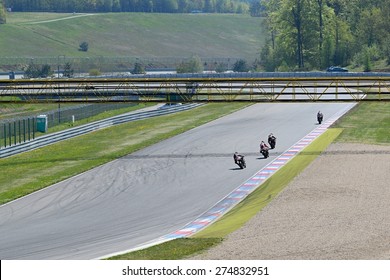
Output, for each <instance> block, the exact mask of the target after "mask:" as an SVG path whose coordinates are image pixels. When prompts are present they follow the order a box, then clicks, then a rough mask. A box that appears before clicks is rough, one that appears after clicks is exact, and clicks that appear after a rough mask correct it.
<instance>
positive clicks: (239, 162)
mask: <svg viewBox="0 0 390 280" xmlns="http://www.w3.org/2000/svg"><path fill="white" fill-rule="evenodd" d="M237 165H238V166H239V167H240V168H241V169H244V168H246V162H245V158H244V156H240V157H239V158H238V159H237Z"/></svg>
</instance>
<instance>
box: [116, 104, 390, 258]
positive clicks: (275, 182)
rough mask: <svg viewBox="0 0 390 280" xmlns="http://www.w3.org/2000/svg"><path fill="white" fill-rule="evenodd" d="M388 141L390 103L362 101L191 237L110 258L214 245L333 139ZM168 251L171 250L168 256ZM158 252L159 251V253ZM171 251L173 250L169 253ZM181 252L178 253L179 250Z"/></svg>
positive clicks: (186, 251) (197, 250) (177, 255)
mask: <svg viewBox="0 0 390 280" xmlns="http://www.w3.org/2000/svg"><path fill="white" fill-rule="evenodd" d="M334 140H335V141H340V142H358V143H370V144H387V145H388V144H390V103H389V102H382V103H381V102H372V103H371V102H370V103H368V102H367V103H365V102H362V103H360V104H358V105H357V106H356V107H355V108H354V109H353V110H352V111H351V112H350V113H348V114H347V115H345V116H344V117H343V118H341V119H340V120H339V121H338V122H337V123H336V124H335V125H334V128H331V129H329V130H328V131H326V132H325V133H324V134H323V135H322V136H320V137H319V138H318V139H316V140H315V141H314V142H313V143H312V144H310V145H309V146H308V147H306V148H305V149H304V150H303V151H302V152H301V153H300V154H299V155H297V156H296V157H295V158H293V159H292V160H291V161H290V162H288V164H287V165H285V166H284V167H283V168H281V169H280V170H279V171H278V172H277V173H275V174H274V175H272V177H271V178H269V179H268V180H267V181H266V182H264V183H263V184H262V185H261V187H260V188H258V189H257V190H256V191H254V192H253V193H251V194H250V195H249V196H248V197H247V198H246V199H245V200H244V201H242V202H241V203H240V204H238V205H237V206H236V207H234V208H233V209H232V210H231V211H230V212H228V213H227V214H226V215H224V216H223V217H222V218H221V219H220V220H218V221H217V222H215V223H214V224H212V225H210V226H209V227H207V228H206V229H205V230H203V231H201V232H199V233H197V234H196V235H194V236H193V237H192V238H184V239H178V240H172V241H169V242H166V243H163V244H160V245H158V246H154V247H151V248H147V249H144V250H140V251H136V252H130V253H127V254H123V255H120V256H116V257H112V258H110V259H127V260H136V259H150V260H152V259H180V258H181V259H183V258H186V257H188V256H190V255H193V254H197V253H200V252H202V251H203V250H206V249H208V248H209V246H215V245H216V244H218V243H220V242H222V241H223V238H224V237H226V235H227V234H229V233H231V232H233V231H235V230H237V229H238V228H240V227H241V226H242V225H244V224H245V223H246V222H247V221H249V219H250V218H252V217H253V216H254V215H255V214H256V213H257V212H258V211H261V209H263V208H264V207H265V206H266V205H267V204H268V203H269V202H271V201H272V199H273V198H274V197H275V196H277V194H278V193H279V192H280V191H282V190H283V189H284V188H285V187H286V186H287V185H288V183H289V182H290V181H291V180H292V179H293V178H294V177H295V176H297V175H298V174H299V173H300V172H302V171H303V170H304V169H305V168H306V167H307V166H308V165H309V164H310V163H311V162H312V161H313V160H314V159H315V158H316V157H317V155H319V154H320V153H321V152H322V151H324V150H325V149H326V148H327V146H328V145H329V144H330V143H332V142H333V141H334ZM167 251H168V252H170V251H171V252H172V255H170V254H169V253H167ZM158 252H163V253H161V254H159V253H158ZM173 252H175V253H173ZM178 252H181V256H180V253H178Z"/></svg>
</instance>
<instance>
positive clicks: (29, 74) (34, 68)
mask: <svg viewBox="0 0 390 280" xmlns="http://www.w3.org/2000/svg"><path fill="white" fill-rule="evenodd" d="M52 73H53V71H51V68H50V65H48V64H44V65H41V66H39V65H37V64H34V63H33V62H32V63H30V64H29V65H28V66H27V69H26V70H25V71H24V77H25V78H46V77H48V76H50V75H51V74H52Z"/></svg>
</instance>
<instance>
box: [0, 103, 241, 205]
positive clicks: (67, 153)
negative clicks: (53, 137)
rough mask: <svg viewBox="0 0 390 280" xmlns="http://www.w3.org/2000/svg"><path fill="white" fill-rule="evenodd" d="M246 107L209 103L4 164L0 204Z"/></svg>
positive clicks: (1, 163)
mask: <svg viewBox="0 0 390 280" xmlns="http://www.w3.org/2000/svg"><path fill="white" fill-rule="evenodd" d="M247 105H248V103H225V104H207V105H205V106H201V107H198V108H195V109H192V110H189V111H185V112H180V113H176V114H172V115H167V116H161V117H156V118H150V119H146V120H139V121H135V122H130V123H125V124H122V125H117V126H113V127H109V128H106V129H103V130H99V131H96V132H93V133H90V134H86V135H83V136H79V137H76V138H72V139H69V140H66V141H62V142H59V143H56V144H53V145H50V146H46V147H43V148H40V149H37V150H34V151H30V152H26V153H22V154H18V155H15V156H12V157H9V158H3V159H0V170H1V173H0V204H4V203H6V202H8V201H11V200H14V199H16V198H18V197H22V196H24V195H27V194H29V193H31V192H34V191H37V190H39V189H42V188H44V187H46V186H49V185H52V184H54V183H56V182H59V181H62V180H64V179H66V178H69V177H71V176H74V175H76V174H79V173H81V172H84V171H86V170H89V169H91V168H93V167H96V166H98V165H101V164H103V163H106V162H109V161H112V160H114V159H116V158H119V157H121V156H124V155H127V154H129V153H132V152H134V151H136V150H139V149H142V148H144V147H147V146H150V145H152V144H154V143H157V142H159V141H161V140H163V139H167V138H169V137H172V136H174V135H177V134H180V133H182V132H184V131H186V130H189V129H192V128H194V127H197V126H199V125H201V124H204V123H207V122H209V121H211V120H214V119H216V118H219V117H221V116H224V115H226V114H229V113H231V112H233V111H236V110H239V109H240V108H243V107H245V106H247Z"/></svg>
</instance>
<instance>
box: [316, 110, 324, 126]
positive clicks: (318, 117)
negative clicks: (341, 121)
mask: <svg viewBox="0 0 390 280" xmlns="http://www.w3.org/2000/svg"><path fill="white" fill-rule="evenodd" d="M323 118H324V115H323V114H322V112H321V111H318V113H317V121H318V123H319V124H321V123H322V119H323Z"/></svg>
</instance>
